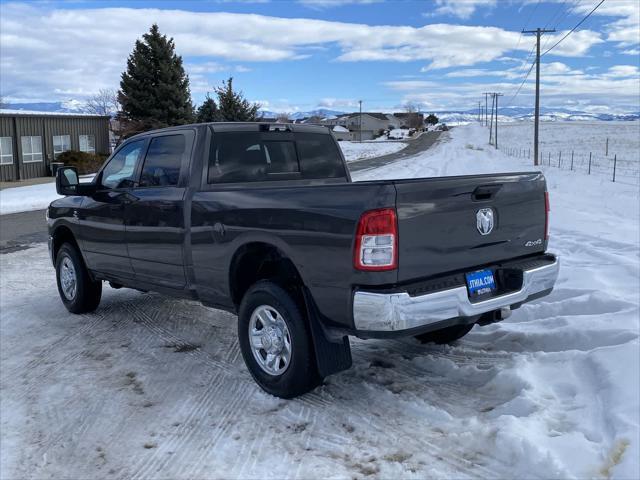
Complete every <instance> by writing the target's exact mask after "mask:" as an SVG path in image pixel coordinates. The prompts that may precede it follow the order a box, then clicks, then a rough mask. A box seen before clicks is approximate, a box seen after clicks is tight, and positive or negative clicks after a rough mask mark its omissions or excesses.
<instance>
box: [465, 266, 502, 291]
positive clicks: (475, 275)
mask: <svg viewBox="0 0 640 480" xmlns="http://www.w3.org/2000/svg"><path fill="white" fill-rule="evenodd" d="M466 277H467V288H468V289H469V296H472V297H477V296H479V295H484V294H485V293H491V292H493V291H494V290H495V289H496V282H495V280H494V278H493V272H492V271H491V270H478V271H477V272H471V273H467V274H466Z"/></svg>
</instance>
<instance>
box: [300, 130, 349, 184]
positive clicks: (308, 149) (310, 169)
mask: <svg viewBox="0 0 640 480" xmlns="http://www.w3.org/2000/svg"><path fill="white" fill-rule="evenodd" d="M296 144H297V146H298V155H299V156H300V169H301V170H302V178H345V177H346V176H347V174H346V172H345V171H344V164H343V163H342V159H341V158H340V153H339V152H338V147H337V145H336V142H335V141H334V140H333V138H332V137H331V135H326V134H321V133H299V134H297V135H296Z"/></svg>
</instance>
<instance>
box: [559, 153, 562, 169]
mask: <svg viewBox="0 0 640 480" xmlns="http://www.w3.org/2000/svg"><path fill="white" fill-rule="evenodd" d="M558 168H562V150H560V152H558Z"/></svg>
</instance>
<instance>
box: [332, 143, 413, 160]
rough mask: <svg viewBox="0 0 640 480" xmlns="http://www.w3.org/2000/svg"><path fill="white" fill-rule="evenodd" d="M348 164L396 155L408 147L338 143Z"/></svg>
mask: <svg viewBox="0 0 640 480" xmlns="http://www.w3.org/2000/svg"><path fill="white" fill-rule="evenodd" d="M338 145H340V148H341V149H342V153H343V155H344V158H345V160H346V161H347V162H357V161H358V160H364V159H366V158H373V157H381V156H382V155H389V154H390V153H396V152H399V151H400V150H402V149H403V148H405V147H406V146H407V144H406V143H404V142H388V141H387V142H362V143H359V142H348V141H342V142H338Z"/></svg>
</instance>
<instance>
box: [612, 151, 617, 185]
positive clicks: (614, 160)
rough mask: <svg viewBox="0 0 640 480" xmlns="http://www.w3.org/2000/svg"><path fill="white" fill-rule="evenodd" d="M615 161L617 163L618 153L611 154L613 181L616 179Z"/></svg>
mask: <svg viewBox="0 0 640 480" xmlns="http://www.w3.org/2000/svg"><path fill="white" fill-rule="evenodd" d="M616 163H618V154H617V153H616V154H615V155H614V156H613V182H614V183H615V181H616Z"/></svg>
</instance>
